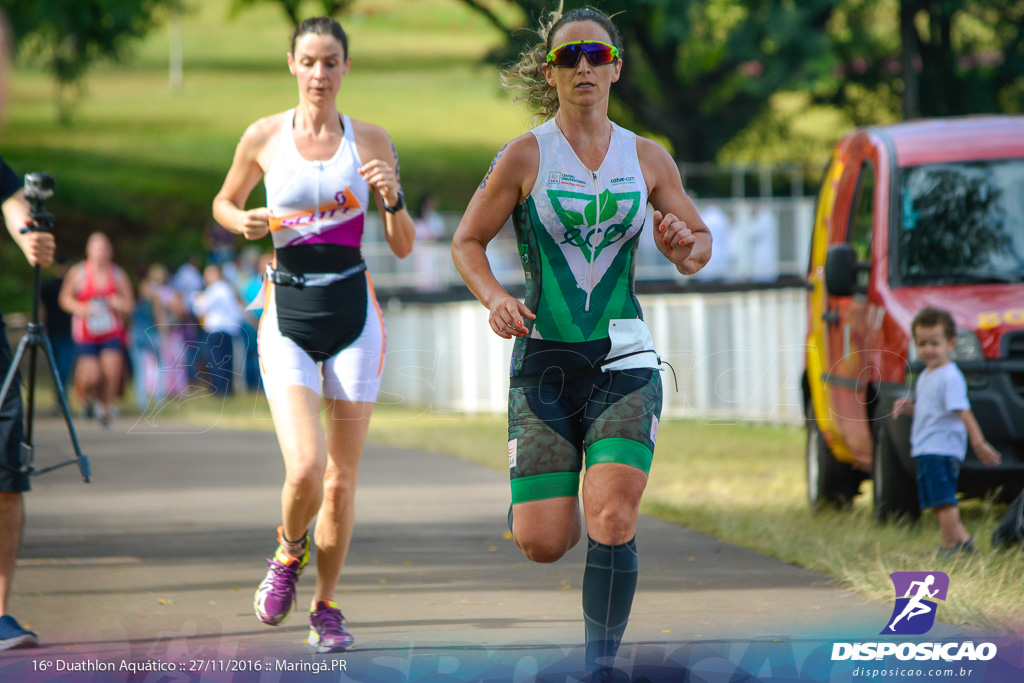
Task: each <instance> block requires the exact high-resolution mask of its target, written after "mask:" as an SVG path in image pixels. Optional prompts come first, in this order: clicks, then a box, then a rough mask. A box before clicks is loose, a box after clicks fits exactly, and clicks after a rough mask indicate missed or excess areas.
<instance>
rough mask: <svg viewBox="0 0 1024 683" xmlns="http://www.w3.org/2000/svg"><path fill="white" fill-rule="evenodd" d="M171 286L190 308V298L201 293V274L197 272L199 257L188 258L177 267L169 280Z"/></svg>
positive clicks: (202, 285)
mask: <svg viewBox="0 0 1024 683" xmlns="http://www.w3.org/2000/svg"><path fill="white" fill-rule="evenodd" d="M171 286H172V287H174V288H175V289H176V290H178V291H179V292H181V293H182V295H183V296H184V297H185V305H186V306H188V307H191V305H192V297H194V296H195V295H196V294H197V293H198V292H201V291H203V287H204V286H205V284H204V283H203V274H202V273H201V272H199V257H198V256H196V255H194V254H193V255H191V256H189V257H188V258H187V259H186V260H185V262H184V263H182V264H181V265H180V266H178V270H176V271H175V272H174V277H172V278H171Z"/></svg>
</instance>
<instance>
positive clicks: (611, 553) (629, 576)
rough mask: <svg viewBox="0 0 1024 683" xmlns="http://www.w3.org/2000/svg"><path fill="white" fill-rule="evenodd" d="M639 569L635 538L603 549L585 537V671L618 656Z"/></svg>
mask: <svg viewBox="0 0 1024 683" xmlns="http://www.w3.org/2000/svg"><path fill="white" fill-rule="evenodd" d="M639 567H640V563H639V560H638V558H637V553H636V538H635V537H634V538H633V539H632V540H630V541H629V542H627V543H623V544H621V545H605V544H603V543H598V542H597V541H595V540H594V539H592V538H590V537H589V536H588V537H587V568H586V569H585V570H584V572H583V623H584V626H585V628H586V664H587V667H588V668H597V667H598V666H599V665H601V666H608V665H610V664H611V658H613V657H614V656H615V653H616V652H618V649H619V642H620V641H621V640H622V634H623V633H624V632H625V630H626V623H627V622H628V621H629V612H630V609H632V607H633V595H634V593H636V580H637V575H638V573H639ZM598 658H602V660H601V661H598Z"/></svg>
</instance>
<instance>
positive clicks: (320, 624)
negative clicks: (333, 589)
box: [307, 600, 355, 654]
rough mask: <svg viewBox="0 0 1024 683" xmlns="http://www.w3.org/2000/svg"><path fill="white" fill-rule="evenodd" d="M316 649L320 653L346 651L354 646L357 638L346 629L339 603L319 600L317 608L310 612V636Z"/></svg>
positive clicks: (310, 642)
mask: <svg viewBox="0 0 1024 683" xmlns="http://www.w3.org/2000/svg"><path fill="white" fill-rule="evenodd" d="M307 642H309V644H310V646H311V647H312V648H313V650H314V651H316V652H318V653H319V654H326V653H328V652H344V651H345V650H347V649H349V648H350V647H352V643H354V642H355V638H353V637H352V634H350V633H349V632H348V631H346V630H345V617H344V615H342V613H341V610H340V609H339V608H338V605H337V603H335V602H333V601H331V600H318V601H317V603H316V609H313V610H311V611H310V613H309V638H308V639H307Z"/></svg>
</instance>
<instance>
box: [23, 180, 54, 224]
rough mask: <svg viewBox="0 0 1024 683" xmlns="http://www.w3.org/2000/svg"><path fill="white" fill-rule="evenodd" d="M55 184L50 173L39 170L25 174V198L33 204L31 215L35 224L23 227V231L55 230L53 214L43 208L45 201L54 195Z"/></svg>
mask: <svg viewBox="0 0 1024 683" xmlns="http://www.w3.org/2000/svg"><path fill="white" fill-rule="evenodd" d="M53 186H54V182H53V176H52V175H50V174H49V173H45V172H42V171H37V172H36V173H26V174H25V198H26V199H28V201H29V203H30V204H31V205H32V211H31V213H30V216H31V217H32V221H33V223H34V224H33V225H32V227H31V228H24V229H22V232H26V231H28V230H33V231H40V232H53V214H51V213H50V212H49V211H45V210H43V202H44V201H46V200H47V199H49V198H50V197H52V196H53Z"/></svg>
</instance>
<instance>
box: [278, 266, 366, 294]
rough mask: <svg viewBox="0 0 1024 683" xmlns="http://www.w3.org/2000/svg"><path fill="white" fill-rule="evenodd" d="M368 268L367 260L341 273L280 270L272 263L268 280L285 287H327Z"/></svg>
mask: <svg viewBox="0 0 1024 683" xmlns="http://www.w3.org/2000/svg"><path fill="white" fill-rule="evenodd" d="M364 270H366V262H365V261H363V262H361V263H358V264H356V265H354V266H352V267H351V268H346V269H345V270H343V271H341V272H340V273H290V272H288V271H287V270H279V269H277V268H274V267H273V266H271V265H268V266H267V282H273V283H274V284H275V285H283V286H285V287H296V288H298V289H302V288H303V287H326V286H327V285H331V284H334V283H335V282H340V281H342V280H344V279H346V278H349V277H352V276H353V275H357V274H359V273H361V272H363V271H364Z"/></svg>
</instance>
